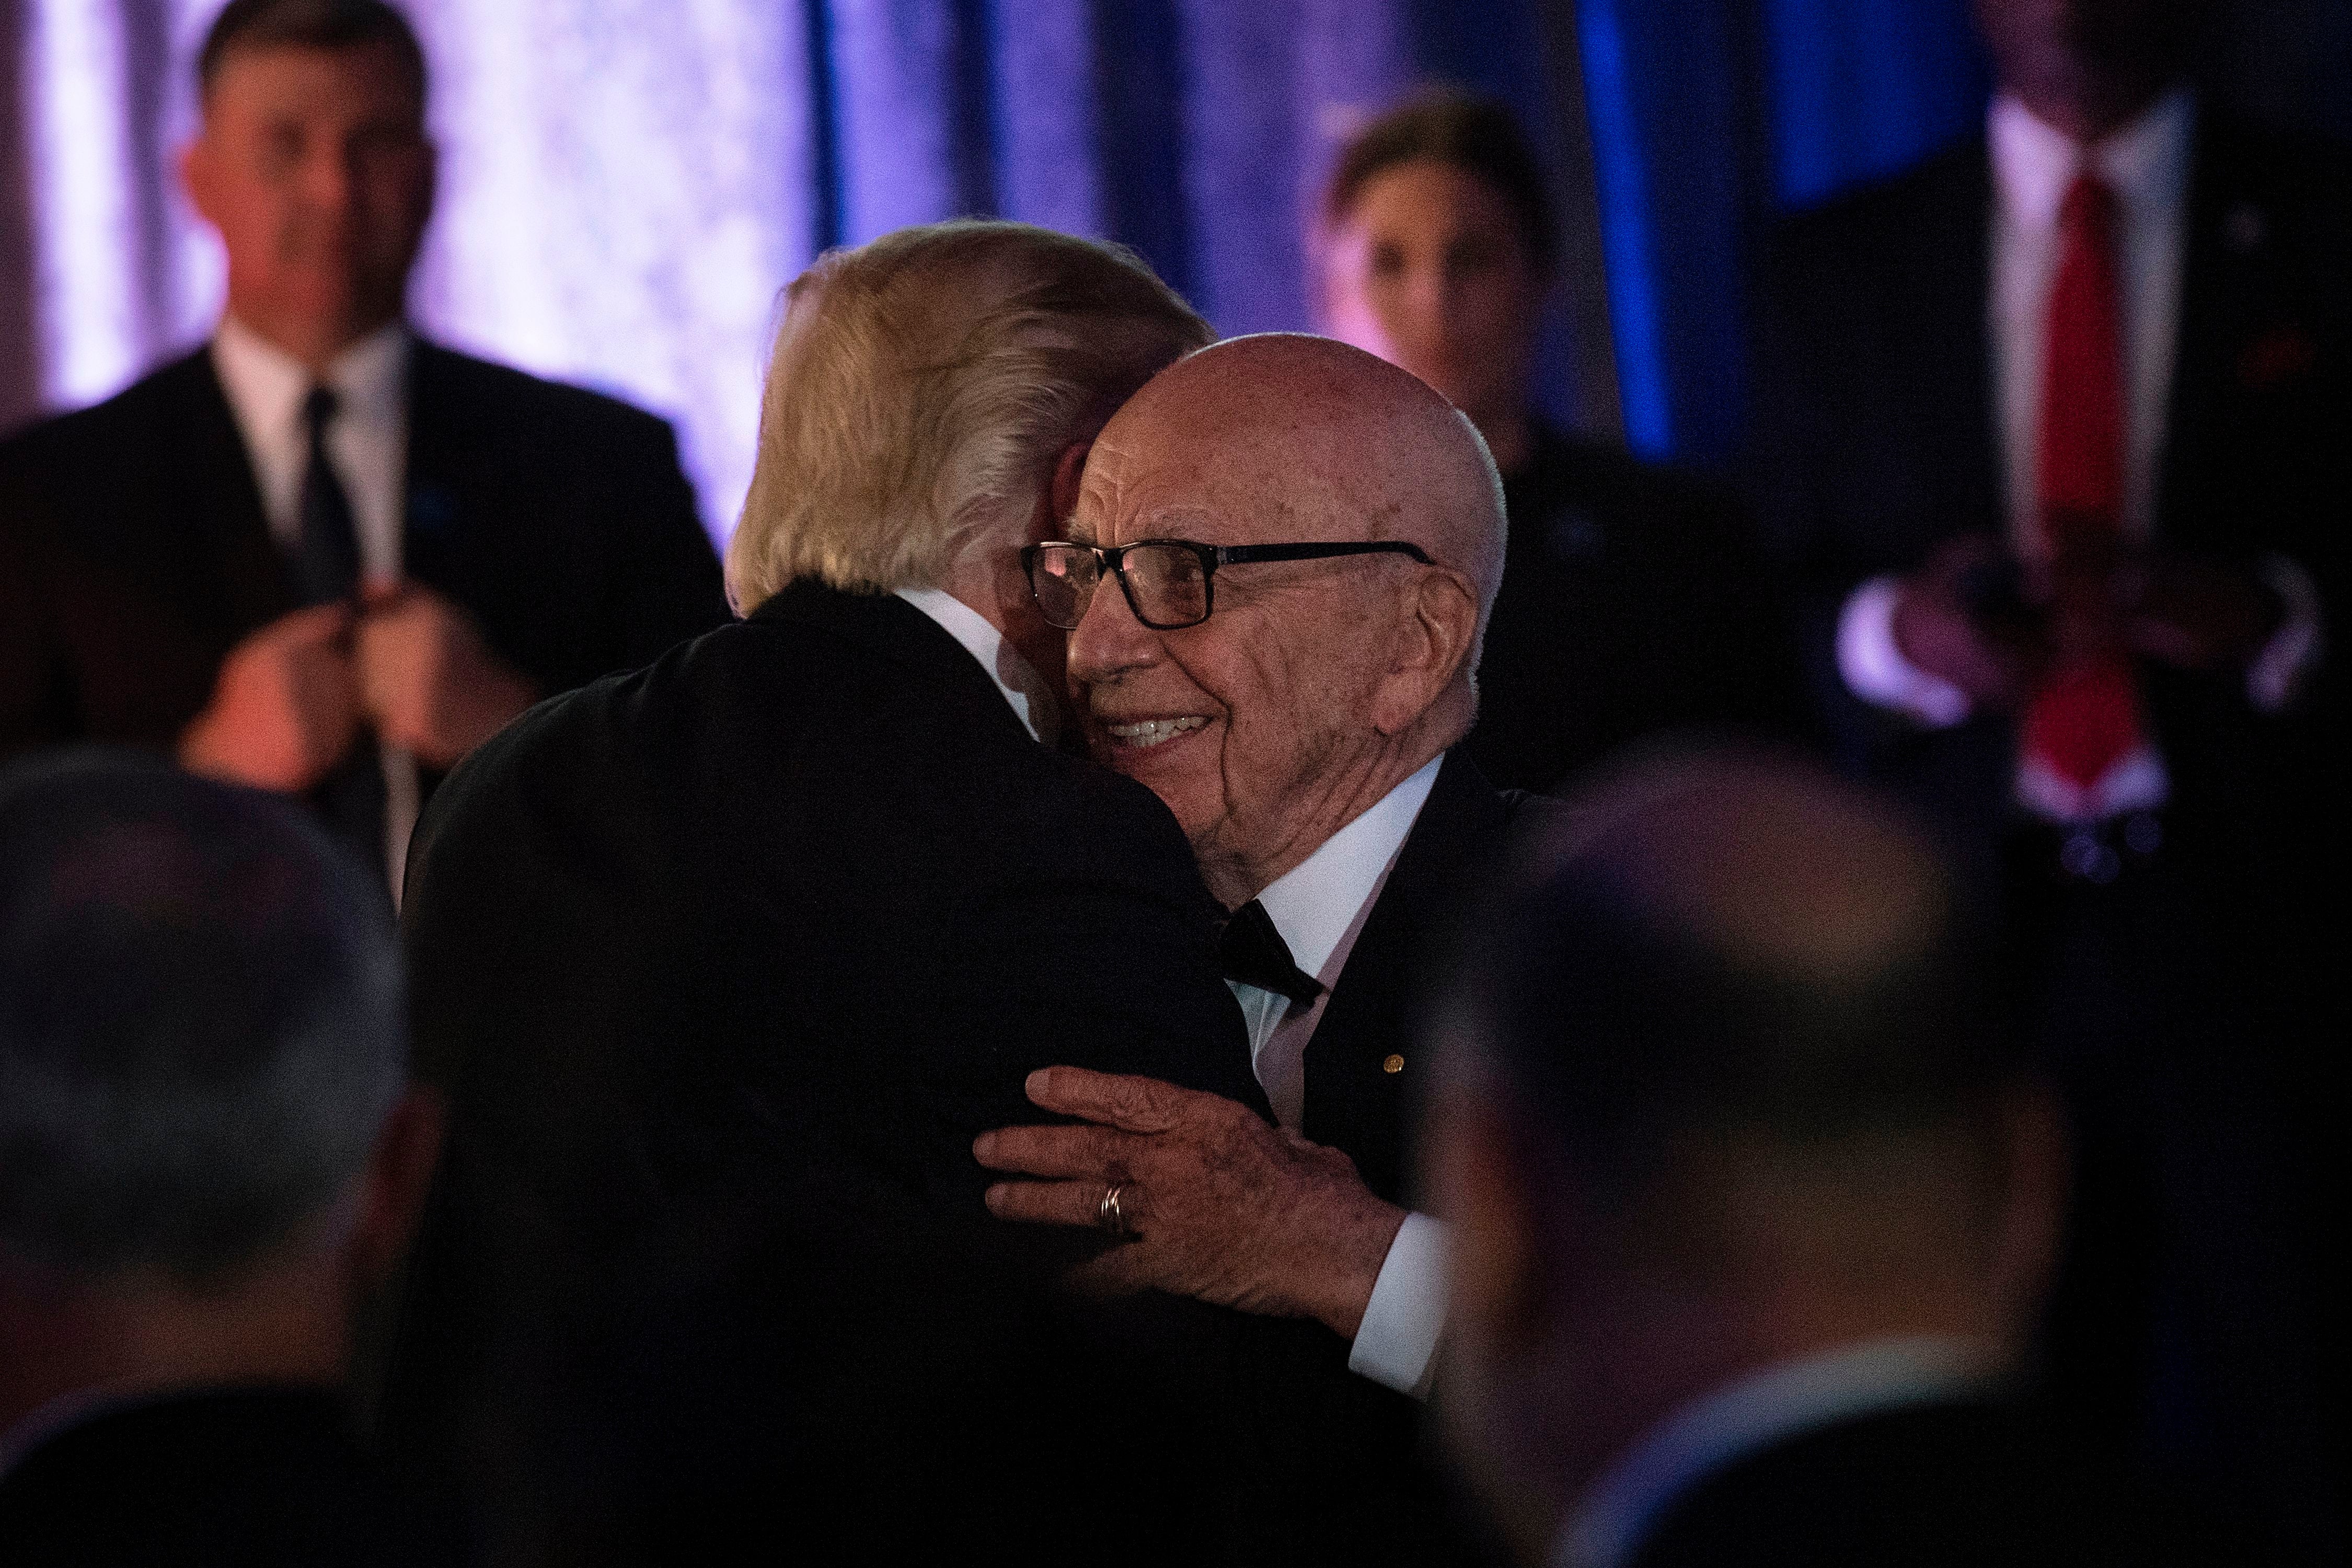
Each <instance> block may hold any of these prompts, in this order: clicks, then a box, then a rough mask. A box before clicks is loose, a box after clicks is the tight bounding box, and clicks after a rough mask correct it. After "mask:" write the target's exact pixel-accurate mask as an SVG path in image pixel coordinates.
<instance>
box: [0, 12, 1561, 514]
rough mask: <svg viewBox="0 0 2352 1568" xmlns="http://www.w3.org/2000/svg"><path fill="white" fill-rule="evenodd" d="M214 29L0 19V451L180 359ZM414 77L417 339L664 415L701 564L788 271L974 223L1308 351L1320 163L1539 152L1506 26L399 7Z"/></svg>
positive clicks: (203, 310) (745, 462)
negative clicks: (1119, 251)
mask: <svg viewBox="0 0 2352 1568" xmlns="http://www.w3.org/2000/svg"><path fill="white" fill-rule="evenodd" d="M217 3H218V0H0V6H5V9H0V18H5V23H6V27H7V31H6V35H5V39H0V43H5V45H7V46H10V47H8V51H7V58H6V60H5V64H0V72H5V74H4V75H0V87H5V101H0V108H5V110H6V112H5V115H0V196H5V199H0V425H11V424H14V423H16V421H18V420H20V419H22V418H24V417H26V416H31V415H32V414H35V413H37V412H39V411H41V410H43V409H53V408H61V407H69V406H74V405H80V404H84V403H88V402H90V401H93V400H95V399H97V398H100V397H102V396H105V395H108V394H110V393H111V392H113V391H114V390H116V389H117V388H119V387H121V385H123V384H126V383H127V382H129V381H131V379H132V378H133V377H135V376H136V375H138V374H140V373H142V371H144V370H145V369H146V368H147V367H149V366H150V365H152V364H153V363H156V362H158V361H159V360H160V359H162V358H163V357H164V356H165V355H166V354H167V353H172V352H174V351H176V350H179V349H181V348H183V347H184V346H187V345H190V344H193V343H194V342H199V341H201V339H202V338H203V337H204V336H205V333H206V332H207V331H209V329H210V327H211V324H212V321H213V320H214V318H215V314H216V312H217V310H218V308H219V306H218V302H219V298H220V271H221V268H220V260H219V257H218V253H217V247H216V246H215V243H214V242H213V240H212V238H211V237H210V235H209V234H208V233H207V232H206V231H205V230H204V229H203V228H202V226H200V225H199V224H198V223H197V222H196V220H195V219H194V216H193V215H192V214H191V213H190V212H189V211H188V209H187V206H186V204H185V203H184V200H183V199H182V198H181V196H180V195H179V194H178V192H177V190H176V188H175V186H174V184H173V179H172V177H171V175H170V174H169V167H170V162H171V153H172V149H173V148H174V147H175V146H177V145H178V144H179V143H180V142H182V141H183V140H184V138H185V137H186V136H187V134H188V133H189V131H190V129H191V127H192V125H193V123H194V90H193V88H192V86H191V84H190V82H189V80H188V77H189V62H190V60H191V58H192V57H193V55H194V47H195V45H196V43H197V42H198V40H200V38H201V37H202V35H203V30H204V28H205V25H206V24H207V23H208V22H209V20H210V18H211V16H212V14H213V12H214V11H215V9H216V7H217ZM407 9H408V11H409V14H410V15H411V16H412V17H413V18H414V19H415V23H416V26H417V28H418V31H419V32H420V33H421V34H422V35H423V37H424V39H425V47H426V50H427V52H428V54H429V56H430V57H431V59H432V62H433V68H434V83H433V102H432V110H431V118H432V123H433V127H434V130H435V133H436V137H437V139H438V141H439V142H440V145H441V149H442V183H441V193H440V205H439V208H438V216H437V217H436V220H435V223H434V226H433V228H432V230H431V232H430V234H429V236H428V237H427V240H426V243H425V255H424V258H423V260H422V262H421V264H420V267H419V270H418V274H417V278H416V283H415V293H414V296H413V302H414V307H415V318H416V320H417V321H418V322H419V323H420V325H421V326H422V327H423V328H424V329H425V331H428V332H431V333H434V334H436V335H438V336H441V337H443V338H445V339H446V340H448V341H450V342H454V343H456V344H457V345H458V346H461V347H465V348H468V349H472V350H475V351H478V352H480V353H488V354H491V355H494V356H496V357H498V358H501V359H505V360H508V361H510V362H512V363H517V364H520V365H523V366H525V367H527V368H530V369H532V370H535V371H539V372H541V373H543V374H551V375H557V376H562V377H566V378H569V379H572V380H577V381H582V382H585V383H588V384H593V385H596V386H599V387H603V388H605V389H608V390H612V391H614V392H617V393H620V394H621V395H625V396H627V397H630V398H632V399H634V400H635V401H637V402H640V403H642V404H645V405H647V406H649V407H652V408H655V409H656V410H658V411H660V412H662V413H664V414H667V415H668V416H671V417H672V418H674V419H675V420H676V421H677V425H678V427H679V433H680V436H681V437H682V439H683V442H684V447H685V452H686V457H687V461H688V466H689V468H690V470H691V471H692V473H693V474H694V476H695V478H696V479H697V481H698V488H699V489H700V491H701V494H702V501H703V509H704V514H705V517H706V520H707V521H709V523H710V525H711V526H712V529H713V531H714V532H717V533H721V534H723V533H724V532H725V531H727V529H728V528H729V527H730V525H731V523H732V521H733V517H734V513H735V511H736V509H737V508H738V506H739V505H740V500H741V497H742V494H743V490H744V487H745V485H746V483H747V481H748V479H749V475H750V472H751V454H752V441H753V433H754V426H755V423H756V418H757V414H758V395H759V376H760V370H761V359H762V355H763V351H764V347H765V342H766V339H767V336H768V333H769V330H770V327H771V324H772V312H773V310H774V307H775V301H776V297H777V291H778V289H780V288H781V286H782V284H783V283H785V282H786V281H788V280H790V279H792V277H793V275H794V274H795V273H797V272H798V271H800V269H801V268H803V267H805V266H806V265H807V264H808V262H809V260H810V259H811V258H813V257H814V255H815V254H816V252H817V251H818V250H820V249H822V248H823V247H826V246H829V245H834V244H839V243H856V242H857V241H861V240H864V239H867V238H870V237H873V236H875V235H877V234H880V233H882V232H884V231H885V230H887V229H890V228H894V227H897V226H900V225H902V224H908V223H918V222H922V221H925V220H929V219H933V218H939V217H945V216H953V215H956V214H961V213H977V212H994V213H1000V214H1003V215H1004V216H1011V217H1017V218H1024V219H1028V220H1030V221H1033V222H1037V223H1043V224H1049V225H1052V226H1055V227H1058V228H1065V229H1071V230H1075V231H1076V232H1079V233H1084V234H1092V235H1099V236H1107V237H1112V238H1116V239H1119V240H1123V241H1125V242H1127V243H1129V244H1131V245H1133V246H1135V247H1137V248H1139V250H1141V251H1142V252H1143V253H1144V255H1146V256H1147V257H1148V258H1150V260H1151V261H1152V263H1153V264H1154V265H1155V266H1157V267H1158V268H1160V270H1161V271H1162V272H1163V273H1164V274H1165V275H1166V276H1167V277H1168V279H1170V281H1171V282H1172V283H1174V284H1175V285H1176V286H1177V287H1178V288H1179V289H1181V290H1183V291H1184V292H1185V293H1186V294H1187V295H1188V296H1189V297H1190V298H1192V300H1194V302H1195V303H1196V304H1198V305H1199V306H1200V308H1201V309H1202V311H1203V312H1204V313H1205V314H1206V315H1208V316H1209V318H1210V319H1211V320H1212V321H1214V322H1215V323H1216V324H1217V325H1218V326H1219V327H1220V328H1221V329H1222V330H1223V331H1253V330H1259V329H1265V328H1276V327H1301V326H1305V325H1307V302H1306V298H1305V293H1304V289H1303V279H1302V268H1301V239H1302V233H1303V225H1304V221H1305V215H1306V212H1307V204H1308V203H1310V202H1311V200H1312V198H1313V193H1314V190H1315V183H1316V181H1317V180H1318V178H1319V177H1320V175H1321V174H1322V172H1323V170H1324V167H1325V165H1326V163H1327V162H1328V156H1329V153H1330V151H1331V149H1332V147H1333V146H1334V144H1335V142H1336V140H1337V139H1338V138H1339V137H1341V136H1343V135H1345V134H1346V133H1347V132H1349V129H1351V128H1352V127H1353V126H1354V125H1355V124H1356V123H1358V122H1359V121H1360V120H1361V118H1362V117H1363V116H1364V115H1365V114H1366V113H1368V112H1370V110H1374V109H1377V108H1378V107H1380V106H1381V105H1382V104H1383V103H1385V102H1386V101H1387V100H1390V99H1391V97H1393V96H1394V95H1396V94H1397V93H1399V92H1401V91H1402V90H1403V89H1407V88H1408V87H1410V86H1411V85H1412V83H1414V82H1415V81H1416V80H1418V79H1423V78H1424V77H1429V76H1444V77H1449V78H1452V79H1459V80H1465V81H1468V82H1471V83H1473V84H1475V85H1476V86H1479V87H1481V88H1484V89H1488V90H1492V91H1496V92H1499V93H1501V94H1503V95H1504V96H1505V97H1507V98H1508V99H1509V100H1512V101H1513V102H1514V103H1515V104H1516V105H1517V107H1518V108H1519V109H1520V110H1522V112H1524V113H1526V114H1527V115H1528V118H1529V120H1530V121H1531V123H1532V124H1533V125H1534V127H1535V128H1536V131H1537V132H1538V135H1540V136H1544V137H1547V138H1549V135H1550V132H1551V126H1550V124H1549V118H1548V114H1549V111H1548V109H1547V106H1546V103H1545V90H1544V89H1545V78H1544V74H1543V63H1542V62H1543V55H1542V38H1541V32H1540V25H1539V20H1538V14H1537V12H1536V10H1535V8H1534V6H1533V5H1530V4H1528V3H1526V0H1470V3H1466V4H1441V3H1436V0H1430V3H1425V4H1414V3H1412V0H1297V3H1296V4H1286V5H1267V4H1264V3H1263V0H409V4H408V5H407Z"/></svg>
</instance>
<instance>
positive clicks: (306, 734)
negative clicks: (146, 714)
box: [179, 603, 360, 793]
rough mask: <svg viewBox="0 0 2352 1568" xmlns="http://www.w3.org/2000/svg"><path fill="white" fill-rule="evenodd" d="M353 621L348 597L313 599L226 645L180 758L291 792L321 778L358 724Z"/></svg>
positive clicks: (192, 768) (209, 772)
mask: <svg viewBox="0 0 2352 1568" xmlns="http://www.w3.org/2000/svg"><path fill="white" fill-rule="evenodd" d="M359 721H360V691H359V678H358V674H357V671H356V670H355V669H354V668H353V666H352V607H351V606H350V605H347V604H341V603H338V604H331V605H312V606H311V607H310V608H309V609H307V610H297V611H295V612H294V613H293V614H292V615H289V616H280V617H279V618H278V619H277V620H274V621H272V622H270V623H269V624H268V626H263V627H262V628H261V629H260V630H259V631H257V632H255V633H253V634H252V635H251V636H250V637H247V638H246V639H245V640H244V641H243V642H241V643H239V644H237V645H236V647H234V648H232V649H230V650H229V656H228V658H226V659H225V660H223V661H222V663H221V668H220V674H219V675H218V676H216V677H215V678H214V681H213V696H212V700H211V701H210V702H209V703H207V704H206V705H205V710H204V711H203V712H201V713H199V714H197V715H196V717H195V719H194V721H192V722H191V723H190V724H189V725H188V727H187V729H186V730H184V731H182V732H181V735H180V747H179V752H180V763H181V765H182V766H183V767H185V768H186V769H187V770H188V771H189V772H190V773H203V774H205V776H207V777H210V778H217V779H226V780H228V781H229V782H231V783H233V784H251V785H253V786H255V787H257V788H259V789H274V790H284V791H288V792H289V793H290V792H299V791H302V790H307V789H309V788H310V786H311V785H313V784H317V783H318V782H319V781H320V779H322V778H324V777H326V775H327V774H328V773H331V772H332V771H333V769H334V767H335V765H336V764H337V763H340V762H341V761H342V760H343V756H344V754H345V753H346V752H349V751H350V750H351V749H352V739H353V737H354V736H356V735H357V734H358V732H359Z"/></svg>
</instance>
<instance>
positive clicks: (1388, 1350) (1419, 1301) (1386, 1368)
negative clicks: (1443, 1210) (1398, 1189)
mask: <svg viewBox="0 0 2352 1568" xmlns="http://www.w3.org/2000/svg"><path fill="white" fill-rule="evenodd" d="M1444 1331H1445V1226H1444V1225H1442V1224H1440V1223H1439V1222H1438V1221H1436V1220H1433V1219H1432V1218H1430V1217H1429V1215H1425V1214H1409V1215H1405V1216H1404V1224H1403V1225H1402V1226H1398V1227H1397V1233H1396V1239H1395V1240H1394V1241H1392V1242H1391V1243H1389V1255H1388V1257H1387V1258H1384V1259H1383V1260H1382V1261H1381V1274H1380V1278H1379V1279H1375V1280H1373V1281H1372V1299H1371V1300H1370V1301H1367V1302H1366V1303H1364V1321H1362V1322H1361V1323H1360V1324H1359V1325H1358V1326H1357V1329H1356V1342H1355V1343H1354V1344H1353V1345H1352V1346H1350V1347H1349V1351H1348V1370H1349V1372H1352V1373H1356V1374H1357V1375H1359V1376H1360V1377H1369V1378H1370V1379H1371V1380H1372V1381H1373V1382H1374V1383H1377V1384H1383V1385H1384V1386H1386V1387H1389V1388H1393V1389H1395V1390H1396V1391H1397V1392H1398V1393H1399V1394H1411V1395H1412V1397H1413V1398H1415V1399H1426V1398H1428V1397H1429V1380H1430V1373H1432V1371H1433V1370H1434V1368H1435V1365H1436V1362H1437V1342H1438V1339H1439V1336H1441V1335H1442V1334H1444Z"/></svg>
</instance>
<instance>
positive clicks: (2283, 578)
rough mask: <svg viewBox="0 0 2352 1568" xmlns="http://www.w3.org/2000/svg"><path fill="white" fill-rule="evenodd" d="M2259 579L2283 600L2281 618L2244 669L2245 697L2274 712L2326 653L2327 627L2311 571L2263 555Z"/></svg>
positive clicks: (2300, 689) (2292, 696)
mask: <svg viewBox="0 0 2352 1568" xmlns="http://www.w3.org/2000/svg"><path fill="white" fill-rule="evenodd" d="M2259 570H2260V572H2261V574H2262V579H2263V582H2265V583H2267V584H2270V585H2271V590H2272V592H2273V593H2275V594H2276V595H2278V596H2279V597H2280V598H2281V599H2282V600H2284V602H2285V604H2286V618H2285V619H2284V621H2282V622H2280V623H2279V629H2278V630H2276V631H2274V632H2273V633H2272V634H2271V640H2270V641H2268V642H2266V643H2264V644H2263V651H2262V652H2260V653H2258V654H2256V655H2255V656H2254V662H2253V663H2252V664H2250V665H2248V666H2247V667H2246V698H2247V700H2249V701H2251V702H2252V704H2253V705H2254V707H2255V708H2256V709H2257V710H2260V711H2262V712H2264V713H2275V712H2277V711H2279V710H2281V709H2283V708H2284V707H2286V706H2287V705H2288V704H2289V703H2291V702H2293V701H2294V700H2295V698H2296V697H2298V696H2300V695H2301V694H2302V692H2303V688H2304V683H2305V681H2307V680H2308V679H2310V678H2311V674H2312V672H2313V671H2314V670H2315V669H2317V668H2319V663H2320V659H2321V658H2323V657H2324V656H2325V655H2326V651H2327V626H2326V621H2325V620H2324V619H2323V618H2322V617H2321V615H2320V606H2319V585H2318V584H2315V583H2314V582H2313V581H2312V580H2311V574H2310V573H2308V572H2305V570H2304V569H2303V568H2302V567H2300V566H2298V565H2296V564H2295V563H2294V562H2292V561H2290V560H2288V559H2287V558H2286V557H2285V556H2284V555H2266V556H2264V557H2263V562H2262V564H2261V566H2260V568H2259Z"/></svg>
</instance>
